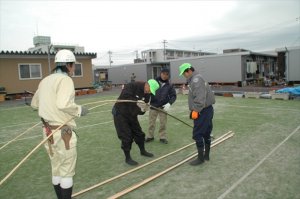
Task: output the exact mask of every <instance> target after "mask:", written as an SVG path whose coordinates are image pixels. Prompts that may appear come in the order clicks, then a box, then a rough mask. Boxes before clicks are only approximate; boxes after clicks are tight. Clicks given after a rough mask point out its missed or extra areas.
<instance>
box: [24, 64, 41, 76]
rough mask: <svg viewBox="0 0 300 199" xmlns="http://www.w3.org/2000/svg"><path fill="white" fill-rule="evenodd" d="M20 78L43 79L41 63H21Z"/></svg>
mask: <svg viewBox="0 0 300 199" xmlns="http://www.w3.org/2000/svg"><path fill="white" fill-rule="evenodd" d="M19 78H20V79H21V80H26V79H42V68H41V64H19Z"/></svg>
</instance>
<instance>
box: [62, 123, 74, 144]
mask: <svg viewBox="0 0 300 199" xmlns="http://www.w3.org/2000/svg"><path fill="white" fill-rule="evenodd" d="M61 138H62V140H63V141H64V143H65V148H66V150H69V149H70V140H71V138H72V129H71V128H70V127H68V126H63V127H62V128H61Z"/></svg>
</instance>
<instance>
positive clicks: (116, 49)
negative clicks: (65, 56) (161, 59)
mask: <svg viewBox="0 0 300 199" xmlns="http://www.w3.org/2000/svg"><path fill="white" fill-rule="evenodd" d="M299 18H300V1H299V0H240V1H229V0H223V1H213V0H211V1H204V0H202V1H200V0H198V1H179V0H177V1H171V0H164V1H137V0H136V1H126V0H125V1H124V0H123V1H115V0H113V1H100V0H98V1H96V0H94V1H79V0H77V1H71V0H68V1H58V0H56V1H54V0H53V1H42V0H40V1H27V0H23V1H22V0H18V1H17V0H8V1H4V0H0V50H18V51H20V50H22V51H23V50H28V48H30V47H33V37H34V36H36V35H43V36H51V41H52V43H53V44H77V45H79V46H84V47H85V51H86V52H97V54H98V58H97V59H95V60H94V61H93V63H94V64H96V65H105V64H107V63H108V54H107V52H108V51H109V50H110V51H112V53H113V54H112V60H113V61H114V64H118V63H132V61H133V60H132V59H133V58H134V57H135V51H136V50H138V52H140V51H141V50H146V49H150V48H163V43H162V41H163V40H166V41H167V42H168V43H167V48H172V49H186V50H202V51H209V52H216V53H220V52H222V50H223V49H226V48H245V49H249V50H252V51H264V50H274V49H275V48H280V47H285V46H299V45H300V19H299Z"/></svg>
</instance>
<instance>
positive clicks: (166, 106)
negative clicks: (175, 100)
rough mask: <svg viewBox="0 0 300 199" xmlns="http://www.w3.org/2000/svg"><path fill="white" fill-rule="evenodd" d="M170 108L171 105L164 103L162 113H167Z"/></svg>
mask: <svg viewBox="0 0 300 199" xmlns="http://www.w3.org/2000/svg"><path fill="white" fill-rule="evenodd" d="M170 107H171V104H170V103H166V104H165V105H164V108H163V109H164V111H166V112H167V111H168V110H169V109H170Z"/></svg>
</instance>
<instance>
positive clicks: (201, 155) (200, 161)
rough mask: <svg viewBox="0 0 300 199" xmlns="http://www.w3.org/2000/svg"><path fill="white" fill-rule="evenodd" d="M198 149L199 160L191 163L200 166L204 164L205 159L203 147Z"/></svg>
mask: <svg viewBox="0 0 300 199" xmlns="http://www.w3.org/2000/svg"><path fill="white" fill-rule="evenodd" d="M197 149H198V157H197V159H195V160H193V161H191V162H190V165H192V166H196V165H199V164H202V163H203V162H204V157H203V149H204V148H203V147H197Z"/></svg>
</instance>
